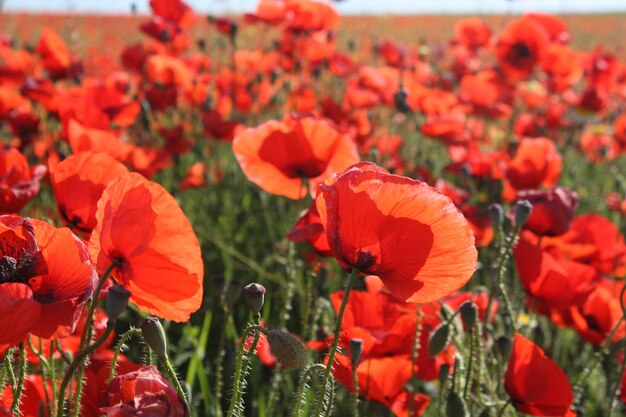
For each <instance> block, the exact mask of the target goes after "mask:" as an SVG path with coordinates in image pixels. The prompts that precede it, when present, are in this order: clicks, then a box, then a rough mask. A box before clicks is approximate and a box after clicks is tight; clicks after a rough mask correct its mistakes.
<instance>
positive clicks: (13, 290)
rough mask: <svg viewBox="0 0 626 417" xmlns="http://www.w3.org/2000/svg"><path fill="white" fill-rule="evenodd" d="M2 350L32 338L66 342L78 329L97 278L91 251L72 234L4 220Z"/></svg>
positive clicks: (0, 231)
mask: <svg viewBox="0 0 626 417" xmlns="http://www.w3.org/2000/svg"><path fill="white" fill-rule="evenodd" d="M0 242H1V243H0V250H1V252H2V260H1V265H0V266H1V267H0V270H1V277H0V309H1V310H2V316H3V317H4V319H5V320H7V322H11V323H15V325H14V326H4V328H3V329H2V331H1V332H0V348H1V347H6V346H10V345H12V344H16V343H19V342H21V341H22V340H24V338H25V337H26V336H27V335H28V334H29V333H33V334H34V335H35V336H39V337H43V338H52V337H65V336H68V335H69V334H71V333H72V332H73V331H74V329H75V328H76V323H77V322H78V319H79V318H80V315H81V312H82V307H83V305H84V304H85V302H86V301H87V299H88V298H89V297H91V294H92V293H93V290H94V288H95V285H96V282H97V280H98V277H97V275H96V272H95V269H94V268H93V266H92V265H91V262H90V260H89V253H88V252H87V248H86V246H85V244H84V243H82V241H80V239H78V238H77V237H76V236H75V235H74V234H73V233H72V232H71V231H70V230H69V229H66V228H62V229H57V228H55V227H53V226H51V225H49V224H48V223H46V222H43V221H40V220H34V219H32V220H28V219H25V218H22V217H18V216H10V215H7V216H0Z"/></svg>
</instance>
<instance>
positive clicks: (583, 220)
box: [544, 213, 626, 277]
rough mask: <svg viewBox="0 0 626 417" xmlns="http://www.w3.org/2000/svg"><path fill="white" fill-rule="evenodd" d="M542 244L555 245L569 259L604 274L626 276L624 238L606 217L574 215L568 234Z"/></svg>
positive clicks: (625, 244)
mask: <svg viewBox="0 0 626 417" xmlns="http://www.w3.org/2000/svg"><path fill="white" fill-rule="evenodd" d="M544 241H545V242H544V243H545V244H551V245H555V246H558V247H559V248H560V249H561V250H562V251H563V252H564V253H565V254H567V256H568V257H569V258H570V259H573V260H576V261H578V262H582V263H585V264H587V265H591V266H592V267H594V268H595V269H597V270H598V271H599V272H601V273H603V274H606V275H609V276H615V277H623V276H625V275H626V243H625V241H624V235H623V234H622V233H621V232H620V230H619V229H618V227H617V226H616V225H615V224H613V223H612V222H611V221H610V220H609V219H607V218H605V217H602V216H599V215H597V214H592V213H589V214H583V215H580V216H577V217H576V218H575V219H574V221H572V225H571V227H570V230H569V231H568V232H567V233H565V234H564V235H562V236H559V237H556V238H552V239H544Z"/></svg>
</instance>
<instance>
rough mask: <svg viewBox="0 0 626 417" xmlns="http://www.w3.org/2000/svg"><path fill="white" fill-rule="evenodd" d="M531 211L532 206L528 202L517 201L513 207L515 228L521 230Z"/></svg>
mask: <svg viewBox="0 0 626 417" xmlns="http://www.w3.org/2000/svg"><path fill="white" fill-rule="evenodd" d="M532 210H533V205H532V203H531V202H530V201H528V200H522V201H518V203H517V205H516V206H515V228H516V229H517V230H519V229H521V228H522V226H523V225H524V223H526V220H528V218H529V217H530V213H531V212H532Z"/></svg>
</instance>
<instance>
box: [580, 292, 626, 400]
mask: <svg viewBox="0 0 626 417" xmlns="http://www.w3.org/2000/svg"><path fill="white" fill-rule="evenodd" d="M624 288H626V286H624ZM623 292H624V290H622V293H623ZM623 321H624V316H622V317H620V319H619V320H618V321H617V324H615V326H613V329H612V330H611V332H610V333H609V335H608V336H607V337H606V340H605V341H604V343H603V344H602V346H601V347H600V349H598V350H597V351H596V352H595V353H594V356H593V358H591V363H590V364H589V366H587V367H586V368H585V369H584V371H583V374H582V376H581V377H580V378H579V379H578V381H577V382H576V384H575V385H574V404H575V405H578V404H580V401H581V400H582V394H583V388H584V385H585V382H586V381H587V378H589V376H590V375H591V373H592V372H593V371H594V369H595V368H596V366H598V365H599V364H600V362H601V361H602V358H603V357H604V356H605V355H607V354H608V352H607V348H608V346H609V345H610V344H611V340H612V339H613V336H614V335H615V333H616V332H617V329H618V328H619V326H620V325H621V324H622V322H623ZM585 362H588V361H585Z"/></svg>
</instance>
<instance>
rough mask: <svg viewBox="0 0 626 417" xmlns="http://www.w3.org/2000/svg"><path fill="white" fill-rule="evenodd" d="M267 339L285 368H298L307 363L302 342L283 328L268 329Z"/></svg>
mask: <svg viewBox="0 0 626 417" xmlns="http://www.w3.org/2000/svg"><path fill="white" fill-rule="evenodd" d="M267 341H268V343H269V344H270V348H271V349H272V353H273V354H274V356H275V357H276V359H277V360H278V362H280V363H281V364H282V365H283V366H284V367H285V368H286V369H300V368H303V367H304V366H305V365H306V363H307V356H306V352H305V350H304V346H303V345H302V342H300V340H298V339H297V338H296V337H294V336H292V335H291V334H290V333H288V332H286V331H284V330H270V331H269V332H268V333H267Z"/></svg>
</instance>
